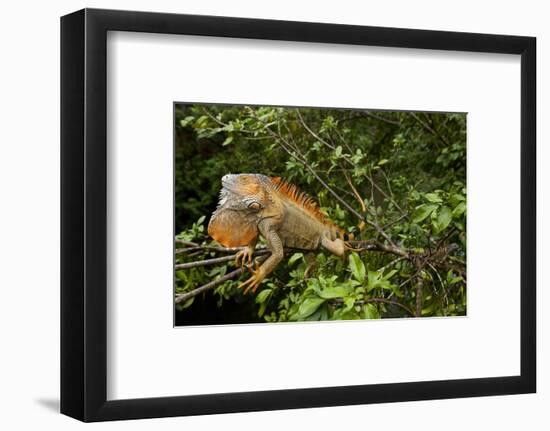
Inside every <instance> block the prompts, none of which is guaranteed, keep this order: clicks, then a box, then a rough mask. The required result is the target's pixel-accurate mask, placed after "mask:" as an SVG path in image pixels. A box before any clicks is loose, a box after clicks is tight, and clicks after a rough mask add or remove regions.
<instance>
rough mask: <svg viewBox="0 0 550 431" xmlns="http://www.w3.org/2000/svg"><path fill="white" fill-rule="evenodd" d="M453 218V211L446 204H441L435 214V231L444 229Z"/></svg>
mask: <svg viewBox="0 0 550 431" xmlns="http://www.w3.org/2000/svg"><path fill="white" fill-rule="evenodd" d="M452 219H453V213H452V211H451V209H450V208H449V207H448V206H443V207H441V208H440V209H439V212H438V215H437V223H436V231H437V232H441V231H442V230H444V229H446V228H447V226H449V224H450V223H451V221H452Z"/></svg>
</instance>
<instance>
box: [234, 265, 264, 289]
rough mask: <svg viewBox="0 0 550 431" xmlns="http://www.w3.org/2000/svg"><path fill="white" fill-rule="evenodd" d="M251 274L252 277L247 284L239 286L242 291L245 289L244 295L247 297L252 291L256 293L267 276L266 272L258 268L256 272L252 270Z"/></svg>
mask: <svg viewBox="0 0 550 431" xmlns="http://www.w3.org/2000/svg"><path fill="white" fill-rule="evenodd" d="M250 272H251V273H252V277H250V278H249V279H248V280H246V281H245V282H243V283H241V284H240V285H239V288H240V289H244V292H243V293H244V294H245V295H246V294H247V293H248V292H249V291H250V290H252V293H254V292H256V289H257V288H258V286H259V285H260V283H261V282H262V281H264V279H265V276H266V274H265V273H264V271H262V269H261V268H258V269H256V270H254V269H252V268H250Z"/></svg>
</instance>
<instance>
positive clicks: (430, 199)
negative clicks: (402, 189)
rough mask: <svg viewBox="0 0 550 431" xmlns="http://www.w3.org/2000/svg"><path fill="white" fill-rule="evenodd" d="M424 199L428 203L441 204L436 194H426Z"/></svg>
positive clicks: (439, 197)
mask: <svg viewBox="0 0 550 431" xmlns="http://www.w3.org/2000/svg"><path fill="white" fill-rule="evenodd" d="M425 196H426V199H427V200H428V202H431V203H434V204H439V203H441V202H443V199H441V196H439V195H438V194H437V193H426V195H425Z"/></svg>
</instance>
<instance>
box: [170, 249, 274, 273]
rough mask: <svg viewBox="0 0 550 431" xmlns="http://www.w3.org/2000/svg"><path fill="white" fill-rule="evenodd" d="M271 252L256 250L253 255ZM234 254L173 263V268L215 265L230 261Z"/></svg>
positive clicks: (233, 258)
mask: <svg viewBox="0 0 550 431" xmlns="http://www.w3.org/2000/svg"><path fill="white" fill-rule="evenodd" d="M268 253H271V252H270V251H269V250H265V249H264V250H256V251H255V252H254V256H263V255H265V254H268ZM236 256H237V255H236V254H232V255H230V256H223V257H215V258H212V259H205V260H196V261H194V262H186V263H178V264H176V265H174V268H175V269H189V268H197V267H199V266H209V265H216V264H218V263H224V262H231V261H233V260H235V257H236Z"/></svg>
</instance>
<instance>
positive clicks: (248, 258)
mask: <svg viewBox="0 0 550 431" xmlns="http://www.w3.org/2000/svg"><path fill="white" fill-rule="evenodd" d="M253 254H254V250H251V249H250V248H249V247H247V248H245V249H244V250H241V251H239V252H238V253H237V255H236V256H235V266H240V267H241V268H242V267H243V266H244V265H245V262H246V263H247V264H248V265H250V264H251V263H252V255H253Z"/></svg>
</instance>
